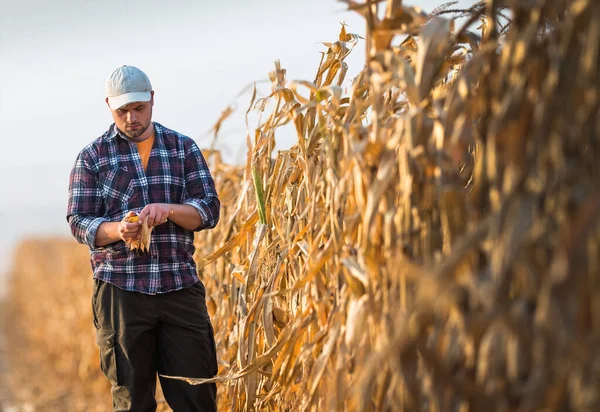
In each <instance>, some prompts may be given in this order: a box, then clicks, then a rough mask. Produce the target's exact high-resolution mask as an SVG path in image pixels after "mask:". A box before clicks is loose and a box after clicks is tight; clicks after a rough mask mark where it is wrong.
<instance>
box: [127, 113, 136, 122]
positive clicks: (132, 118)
mask: <svg viewBox="0 0 600 412" xmlns="http://www.w3.org/2000/svg"><path fill="white" fill-rule="evenodd" d="M135 120H136V117H135V113H133V111H129V112H127V122H128V123H133V122H135Z"/></svg>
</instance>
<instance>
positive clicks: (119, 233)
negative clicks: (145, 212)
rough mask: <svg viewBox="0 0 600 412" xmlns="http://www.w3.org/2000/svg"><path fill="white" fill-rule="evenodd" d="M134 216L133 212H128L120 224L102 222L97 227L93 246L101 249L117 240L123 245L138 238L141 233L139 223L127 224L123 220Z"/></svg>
mask: <svg viewBox="0 0 600 412" xmlns="http://www.w3.org/2000/svg"><path fill="white" fill-rule="evenodd" d="M132 215H135V212H129V213H127V215H126V216H125V217H124V218H123V220H121V221H120V222H103V223H101V224H100V226H98V231H97V232H96V239H95V242H94V245H95V246H96V247H102V246H106V245H110V244H111V243H115V242H117V241H119V240H122V241H124V242H125V243H127V242H130V241H132V240H135V239H137V238H139V237H140V235H141V232H142V227H141V223H140V222H141V221H140V222H135V223H128V222H127V221H126V220H125V219H127V218H128V217H130V216H132Z"/></svg>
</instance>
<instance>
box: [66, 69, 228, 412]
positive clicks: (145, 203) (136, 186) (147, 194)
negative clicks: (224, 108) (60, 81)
mask: <svg viewBox="0 0 600 412" xmlns="http://www.w3.org/2000/svg"><path fill="white" fill-rule="evenodd" d="M106 103H107V105H108V107H109V109H110V111H111V113H112V116H113V119H114V124H112V125H111V126H110V128H109V129H108V131H106V132H105V133H104V134H103V135H102V136H101V137H100V138H98V139H96V140H94V141H93V142H92V143H91V144H89V145H88V146H86V147H85V148H84V149H83V150H82V151H81V152H80V153H79V155H78V157H77V160H76V161H75V165H74V166H73V169H72V171H71V177H70V185H69V202H68V210H67V220H68V222H69V225H70V227H71V232H72V233H73V236H74V237H75V239H77V241H79V242H80V243H85V244H87V245H88V246H89V248H90V256H91V259H90V260H91V264H92V269H93V272H94V291H93V296H92V310H93V315H94V326H95V327H96V336H97V344H98V345H99V347H100V363H101V369H102V371H103V373H104V374H105V375H106V377H107V378H108V379H109V380H110V382H111V384H112V397H113V411H135V412H143V411H154V410H156V401H155V397H154V396H155V389H156V374H157V372H158V373H160V374H164V375H174V376H187V377H198V378H202V377H212V376H214V375H216V373H217V359H216V349H215V342H214V335H213V329H212V326H211V323H210V319H209V315H208V312H207V310H206V304H205V289H204V286H203V284H202V283H201V282H200V281H199V280H198V278H197V276H196V265H195V263H194V260H193V258H192V256H193V254H194V233H193V232H194V231H199V230H204V229H210V228H213V227H214V226H215V225H216V224H217V222H218V220H219V207H220V202H219V199H218V197H217V193H216V191H215V187H214V182H213V179H212V177H211V174H210V172H209V170H208V167H207V164H206V161H205V160H204V157H203V156H202V153H201V152H200V150H199V149H198V147H197V146H196V144H195V143H194V141H193V140H192V139H190V138H188V137H186V136H183V135H181V134H179V133H177V132H175V131H173V130H169V129H167V128H166V127H164V126H161V125H160V124H158V123H156V122H152V106H153V105H154V91H153V90H152V86H151V84H150V80H149V79H148V77H147V76H146V74H144V73H143V72H142V71H141V70H139V69H138V68H135V67H132V66H122V67H119V68H118V69H116V70H115V71H114V72H113V73H112V74H111V76H110V77H109V79H108V80H107V82H106ZM132 212H135V213H137V214H139V220H138V222H135V223H128V222H127V221H126V217H128V216H130V215H132V214H133V213H132ZM146 219H147V223H148V225H149V226H151V227H154V229H153V232H152V235H151V242H150V248H149V250H148V251H140V250H130V248H129V247H128V243H129V242H131V241H132V240H135V239H138V238H139V237H140V234H141V224H142V222H143V221H144V220H146ZM161 386H162V388H163V393H164V395H165V399H166V401H167V403H168V404H169V406H170V407H171V408H172V409H174V410H175V411H177V412H185V411H214V410H216V402H215V396H216V387H215V385H214V384H212V385H195V386H194V385H189V384H187V383H185V382H183V381H179V380H173V379H164V378H161Z"/></svg>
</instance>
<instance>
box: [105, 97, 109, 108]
mask: <svg viewBox="0 0 600 412" xmlns="http://www.w3.org/2000/svg"><path fill="white" fill-rule="evenodd" d="M104 101H105V102H106V105H107V106H108V108H109V109H110V104H108V97H107V98H106V99H104Z"/></svg>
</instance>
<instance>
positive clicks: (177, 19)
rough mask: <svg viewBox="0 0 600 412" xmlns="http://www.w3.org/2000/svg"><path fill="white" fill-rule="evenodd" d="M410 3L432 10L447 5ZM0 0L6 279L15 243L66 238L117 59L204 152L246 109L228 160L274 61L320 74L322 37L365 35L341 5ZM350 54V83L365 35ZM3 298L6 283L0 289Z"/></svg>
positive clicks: (288, 0) (239, 155)
mask: <svg viewBox="0 0 600 412" xmlns="http://www.w3.org/2000/svg"><path fill="white" fill-rule="evenodd" d="M410 3H411V4H412V5H419V6H421V7H422V8H423V9H425V10H428V11H429V10H431V9H432V8H433V7H435V6H439V5H440V4H441V2H437V1H432V0H429V1H412V2H410ZM458 3H459V4H457V6H467V5H470V4H472V3H473V1H465V0H462V1H460V2H458ZM0 4H1V12H0V130H1V131H2V140H1V141H2V150H0V199H1V200H0V202H1V203H0V216H2V224H3V229H2V230H1V231H0V276H3V275H4V276H5V274H6V272H7V270H8V267H9V264H10V259H11V253H12V250H13V249H12V246H13V245H14V244H15V243H16V242H18V241H19V239H22V238H23V237H25V236H29V235H39V236H46V235H53V236H54V235H61V236H62V235H64V236H69V235H70V234H69V230H68V226H67V224H66V221H65V218H64V214H65V209H66V201H67V187H68V179H69V171H70V168H71V165H72V163H73V161H74V159H75V157H76V155H77V153H78V152H79V150H81V148H83V147H84V146H85V145H86V144H87V143H89V142H91V141H92V140H93V139H95V138H96V137H99V136H100V135H101V134H102V133H103V132H104V131H105V130H106V129H107V127H108V126H109V125H110V123H111V122H112V118H111V116H110V113H109V111H108V109H107V108H106V105H105V103H104V81H105V79H106V78H107V77H108V75H109V74H110V73H111V72H112V71H113V70H114V69H115V68H116V67H118V66H119V65H122V64H128V65H134V66H138V67H140V68H141V69H142V70H144V71H145V72H146V73H147V74H148V76H149V77H150V80H151V81H152V83H153V86H154V89H155V92H156V96H155V107H154V120H156V121H158V122H160V123H162V124H163V125H165V126H167V127H170V128H173V129H175V130H177V131H179V132H181V133H183V134H186V135H188V136H190V137H192V138H194V139H195V140H196V141H197V143H198V144H199V145H200V147H202V148H204V147H208V146H210V144H211V143H212V135H211V133H210V129H211V127H212V125H213V124H214V122H215V121H216V120H217V119H218V118H219V116H220V113H221V112H222V111H223V110H224V109H225V108H226V107H227V106H228V105H233V106H234V107H236V108H239V110H237V111H236V112H235V113H234V115H232V116H231V118H230V119H229V120H228V121H227V122H226V123H225V124H224V125H223V127H222V129H221V132H220V136H219V139H218V140H217V142H216V146H217V148H219V149H221V150H222V152H223V157H224V159H225V160H226V161H228V162H240V161H243V159H244V155H245V152H246V141H245V123H244V116H243V114H244V113H245V111H246V109H247V105H248V102H249V100H250V94H251V89H246V92H243V91H244V90H245V87H246V86H247V85H249V84H251V83H252V82H254V81H257V82H258V84H257V87H258V88H259V93H262V94H266V93H268V92H269V83H268V73H269V71H271V70H273V67H274V65H273V62H274V60H276V59H280V60H281V64H282V66H283V67H284V68H286V69H287V74H288V79H289V80H294V79H302V80H312V79H313V78H314V75H315V68H316V67H317V66H318V62H319V60H320V53H322V52H324V51H326V47H325V46H323V45H322V44H321V42H332V41H335V40H336V38H337V35H338V33H339V30H340V22H342V21H344V22H345V23H346V24H348V31H349V32H351V33H357V34H359V35H364V33H365V30H364V19H363V18H362V17H361V16H360V15H358V14H357V13H354V12H349V11H347V6H346V4H344V3H341V2H336V1H334V0H331V1H330V0H326V1H324V0H302V1H293V0H261V1H258V2H248V1H241V0H220V1H204V0H196V1H192V0H172V1H170V2H169V3H168V4H169V5H168V6H166V3H165V2H163V1H160V0H144V1H139V0H133V1H128V2H121V1H116V0H105V1H102V2H98V1H92V0H84V1H82V0H78V1H75V0H71V1H68V0H57V1H51V2H49V1H46V0H22V1H19V2H16V1H8V0H0ZM359 49H360V50H359ZM347 61H348V64H349V74H348V76H347V79H349V81H351V80H352V79H353V78H354V76H355V75H356V74H357V73H358V72H359V71H360V70H361V69H362V67H363V65H364V43H363V42H361V43H359V45H358V46H357V49H356V50H355V51H354V52H353V53H352V54H351V55H350V56H349V58H348V60H347ZM261 82H262V83H261ZM240 92H242V93H241V94H240ZM289 136H290V137H289V138H288V137H287V136H286V135H285V133H282V135H281V136H279V137H278V144H279V145H280V146H281V147H285V146H289V145H290V144H291V140H292V136H293V134H291V133H290V135H289ZM5 293H6V282H4V281H0V296H2V295H4V294H5Z"/></svg>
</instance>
